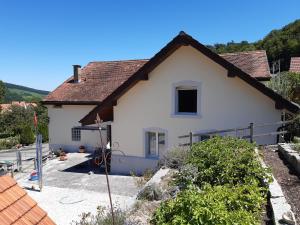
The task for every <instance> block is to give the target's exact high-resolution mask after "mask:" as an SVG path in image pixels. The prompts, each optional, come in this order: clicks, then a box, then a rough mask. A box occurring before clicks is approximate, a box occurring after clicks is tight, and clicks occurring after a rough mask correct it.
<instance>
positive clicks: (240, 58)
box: [220, 50, 271, 78]
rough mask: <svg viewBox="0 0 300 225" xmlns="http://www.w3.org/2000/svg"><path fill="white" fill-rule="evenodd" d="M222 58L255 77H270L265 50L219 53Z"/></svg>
mask: <svg viewBox="0 0 300 225" xmlns="http://www.w3.org/2000/svg"><path fill="white" fill-rule="evenodd" d="M220 56H222V57H223V58H224V59H226V60H227V61H229V62H231V63H232V64H234V65H235V66H237V67H239V68H240V69H242V70H243V71H244V72H246V73H248V74H250V75H251V76H252V77H255V78H271V74H270V67H269V64H268V58H267V54H266V51H265V50H257V51H246V52H235V53H225V54H220Z"/></svg>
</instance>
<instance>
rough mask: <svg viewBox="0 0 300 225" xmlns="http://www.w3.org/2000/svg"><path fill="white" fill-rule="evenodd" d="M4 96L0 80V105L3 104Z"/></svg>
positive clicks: (2, 84) (4, 90) (4, 88)
mask: <svg viewBox="0 0 300 225" xmlns="http://www.w3.org/2000/svg"><path fill="white" fill-rule="evenodd" d="M5 94H6V87H5V85H4V83H3V81H2V80H0V103H3V102H4V98H5Z"/></svg>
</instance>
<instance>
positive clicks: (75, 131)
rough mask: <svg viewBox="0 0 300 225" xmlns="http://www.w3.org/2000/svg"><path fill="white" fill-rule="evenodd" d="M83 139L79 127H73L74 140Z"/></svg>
mask: <svg viewBox="0 0 300 225" xmlns="http://www.w3.org/2000/svg"><path fill="white" fill-rule="evenodd" d="M80 140H81V130H80V129H78V128H72V141H80Z"/></svg>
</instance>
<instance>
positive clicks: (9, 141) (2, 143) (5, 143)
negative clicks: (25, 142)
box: [0, 136, 20, 149]
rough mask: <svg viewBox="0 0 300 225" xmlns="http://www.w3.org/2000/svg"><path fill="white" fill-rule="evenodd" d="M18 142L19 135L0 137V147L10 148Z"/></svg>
mask: <svg viewBox="0 0 300 225" xmlns="http://www.w3.org/2000/svg"><path fill="white" fill-rule="evenodd" d="M19 143H20V137H19V136H16V137H9V138H2V139H0V149H10V148H12V147H14V146H16V145H17V144H19Z"/></svg>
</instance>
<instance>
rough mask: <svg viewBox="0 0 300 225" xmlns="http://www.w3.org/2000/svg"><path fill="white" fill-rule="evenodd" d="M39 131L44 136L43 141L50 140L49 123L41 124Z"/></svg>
mask: <svg viewBox="0 0 300 225" xmlns="http://www.w3.org/2000/svg"><path fill="white" fill-rule="evenodd" d="M38 132H39V133H40V134H41V135H42V136H43V143H44V142H48V140H49V134H48V125H47V124H39V126H38Z"/></svg>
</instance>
